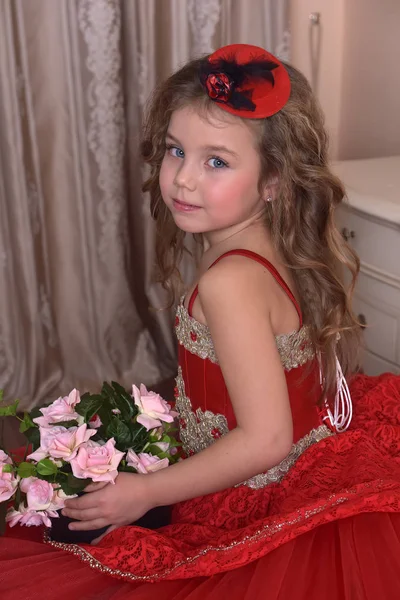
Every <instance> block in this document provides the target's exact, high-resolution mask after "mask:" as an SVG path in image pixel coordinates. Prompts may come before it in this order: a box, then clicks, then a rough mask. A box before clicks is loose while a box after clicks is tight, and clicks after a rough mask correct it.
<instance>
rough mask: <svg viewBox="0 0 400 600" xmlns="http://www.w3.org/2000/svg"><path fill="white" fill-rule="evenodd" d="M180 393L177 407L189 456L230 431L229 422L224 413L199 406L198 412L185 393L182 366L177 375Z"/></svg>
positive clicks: (183, 444)
mask: <svg viewBox="0 0 400 600" xmlns="http://www.w3.org/2000/svg"><path fill="white" fill-rule="evenodd" d="M176 387H177V388H178V395H177V398H176V404H175V409H176V410H177V411H178V413H179V436H180V439H181V442H182V447H183V450H184V451H185V452H186V454H187V455H188V456H191V455H192V454H195V453H197V452H201V450H205V448H208V446H211V444H212V443H213V442H215V440H216V439H217V438H218V437H221V436H222V435H225V434H226V433H228V431H229V428H228V422H227V420H226V417H224V415H220V414H214V413H213V412H211V411H209V410H206V411H203V410H201V408H198V409H197V410H196V412H194V411H193V409H192V404H191V402H190V399H189V398H188V397H187V396H186V393H185V382H184V380H183V376H182V368H181V367H178V375H177V377H176ZM216 432H218V435H216Z"/></svg>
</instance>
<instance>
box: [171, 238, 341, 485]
mask: <svg viewBox="0 0 400 600" xmlns="http://www.w3.org/2000/svg"><path fill="white" fill-rule="evenodd" d="M232 253H235V254H242V255H244V256H248V257H249V258H252V259H255V260H258V262H262V264H263V265H264V266H265V267H266V268H267V269H268V270H269V271H270V272H271V273H272V275H273V276H274V277H275V279H276V280H277V283H278V284H279V285H281V287H282V288H283V289H284V291H285V292H286V293H287V294H288V296H289V297H290V299H291V300H292V302H293V303H294V304H295V307H296V310H297V311H298V314H299V318H300V328H299V329H298V330H297V331H293V332H292V333H289V334H282V335H278V336H276V338H275V339H276V344H277V348H278V351H279V354H280V357H281V361H282V366H283V368H284V370H285V376H286V381H287V387H288V393H289V401H290V406H291V412H292V419H293V438H294V445H293V448H292V452H291V454H292V453H293V454H294V455H296V456H298V455H299V454H300V453H301V452H302V451H303V450H304V449H305V448H306V447H308V446H309V445H310V444H312V443H314V442H315V441H318V440H319V439H321V438H322V437H326V436H328V435H331V434H332V432H331V430H330V429H328V427H327V426H326V425H324V424H323V422H322V414H321V411H320V409H319V408H318V399H319V397H320V394H321V388H320V378H319V366H318V361H317V360H316V356H315V350H314V347H313V344H312V341H311V336H310V330H309V327H308V326H307V325H303V323H302V318H301V311H300V307H299V306H298V303H297V302H296V299H295V298H294V296H293V294H292V293H291V292H290V290H289V288H288V286H287V285H286V284H285V282H284V281H283V280H282V278H281V277H280V275H279V274H278V273H277V271H276V270H275V269H274V267H273V266H272V265H271V264H270V263H269V262H268V261H267V260H266V259H264V258H263V257H261V256H259V255H258V254H255V253H253V252H250V251H247V250H234V251H230V252H229V253H226V254H232ZM226 254H224V255H222V256H221V257H220V259H221V258H222V257H223V256H226ZM220 259H218V260H220ZM213 264H215V263H213ZM196 294H197V288H196V289H195V290H194V292H193V294H192V297H191V299H190V302H189V308H188V309H186V307H185V305H184V298H183V297H182V298H181V300H180V303H179V305H178V308H177V313H176V320H175V330H176V335H177V338H178V342H179V347H178V359H179V360H178V362H179V367H178V376H177V379H176V388H175V396H176V408H177V410H178V412H179V417H180V438H181V441H182V443H183V449H184V451H185V452H186V454H188V455H191V454H194V453H196V452H199V451H201V450H203V449H204V448H206V447H207V446H209V445H210V444H212V443H213V442H214V441H215V440H216V439H218V438H219V437H221V436H222V435H224V434H226V433H227V432H228V431H229V430H231V429H234V428H235V426H236V419H235V414H234V411H233V407H232V403H231V401H230V398H229V394H228V390H227V387H226V384H225V381H224V377H223V375H222V371H221V368H220V366H219V364H218V357H217V355H216V352H215V349H214V345H213V341H212V338H211V334H210V331H209V328H208V327H207V326H206V325H204V324H203V323H199V322H198V321H196V319H194V318H193V317H192V316H191V315H190V311H191V307H192V306H193V302H194V298H195V296H196ZM233 326H234V325H233ZM289 457H290V455H289ZM289 457H288V458H289ZM285 460H287V459H285ZM289 462H290V461H289ZM286 466H287V465H286ZM278 467H280V465H278ZM278 467H275V468H274V469H277V468H278ZM286 470H287V469H286ZM256 477H258V478H260V477H264V479H265V477H266V474H262V475H260V476H256ZM253 479H255V478H253ZM253 483H254V482H253ZM264 485H265V483H264Z"/></svg>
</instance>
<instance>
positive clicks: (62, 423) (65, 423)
mask: <svg viewBox="0 0 400 600" xmlns="http://www.w3.org/2000/svg"><path fill="white" fill-rule="evenodd" d="M53 425H55V426H57V427H65V429H69V428H70V427H79V424H78V421H75V419H71V420H70V421H60V422H59V423H53Z"/></svg>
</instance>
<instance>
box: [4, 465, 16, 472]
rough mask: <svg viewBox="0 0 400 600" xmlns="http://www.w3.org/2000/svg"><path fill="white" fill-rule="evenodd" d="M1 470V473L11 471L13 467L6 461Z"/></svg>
mask: <svg viewBox="0 0 400 600" xmlns="http://www.w3.org/2000/svg"><path fill="white" fill-rule="evenodd" d="M2 471H3V473H13V472H14V467H13V466H12V465H9V464H8V463H6V464H5V465H3V467H2Z"/></svg>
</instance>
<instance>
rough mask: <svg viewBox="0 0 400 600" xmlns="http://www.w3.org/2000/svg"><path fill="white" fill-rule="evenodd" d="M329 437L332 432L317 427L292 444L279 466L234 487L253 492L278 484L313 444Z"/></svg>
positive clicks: (324, 427)
mask: <svg viewBox="0 0 400 600" xmlns="http://www.w3.org/2000/svg"><path fill="white" fill-rule="evenodd" d="M331 435H335V434H334V433H333V431H331V430H330V429H328V427H327V426H326V425H320V426H319V427H317V429H312V430H311V431H310V433H307V435H305V436H304V437H303V438H301V439H300V440H299V441H298V442H296V443H295V444H293V446H292V449H291V451H290V452H289V454H288V455H287V457H286V458H284V459H283V460H282V462H280V463H279V465H276V467H272V469H269V470H268V471H266V472H265V473H260V475H255V476H254V477H251V478H250V479H247V481H243V482H242V483H239V484H238V485H237V486H235V487H238V486H239V485H247V487H250V488H252V489H253V490H259V489H261V488H263V487H266V486H267V485H269V484H270V483H278V482H279V481H282V479H283V478H284V477H285V475H286V473H287V472H288V471H289V470H290V469H291V468H292V467H293V466H294V465H295V463H296V462H297V461H298V459H299V458H300V456H301V455H302V454H303V452H305V451H306V450H307V449H308V448H309V447H310V446H312V445H313V444H316V443H317V442H320V441H321V440H323V439H325V438H327V437H330V436H331Z"/></svg>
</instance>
